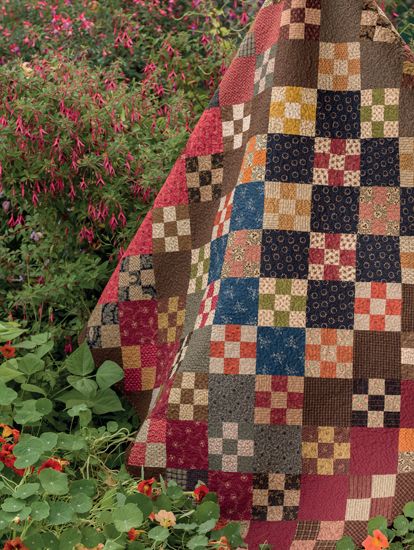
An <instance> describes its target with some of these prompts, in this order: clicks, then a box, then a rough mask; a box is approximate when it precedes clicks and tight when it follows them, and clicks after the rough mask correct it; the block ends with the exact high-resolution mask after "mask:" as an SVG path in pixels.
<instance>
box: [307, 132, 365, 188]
mask: <svg viewBox="0 0 414 550" xmlns="http://www.w3.org/2000/svg"><path fill="white" fill-rule="evenodd" d="M360 178H361V142H360V140H359V139H330V138H316V140H315V161H314V167H313V181H314V183H316V184H318V185H347V186H350V187H358V186H359V185H360Z"/></svg>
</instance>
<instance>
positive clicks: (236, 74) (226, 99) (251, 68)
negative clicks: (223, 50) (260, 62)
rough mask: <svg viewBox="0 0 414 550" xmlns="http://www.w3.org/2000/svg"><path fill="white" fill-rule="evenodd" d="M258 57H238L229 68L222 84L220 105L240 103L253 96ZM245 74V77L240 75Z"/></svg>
mask: <svg viewBox="0 0 414 550" xmlns="http://www.w3.org/2000/svg"><path fill="white" fill-rule="evenodd" d="M255 71H256V58H255V57H254V56H253V57H238V58H236V59H234V60H233V63H232V64H231V65H230V67H229V68H228V69H227V72H226V74H225V75H224V77H223V80H222V81H221V84H220V105H223V106H224V105H238V104H239V103H247V102H248V101H250V100H251V99H252V98H253V91H254V74H255ZM241 74H242V75H243V79H241V78H240V75H241Z"/></svg>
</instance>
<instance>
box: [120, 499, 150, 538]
mask: <svg viewBox="0 0 414 550" xmlns="http://www.w3.org/2000/svg"><path fill="white" fill-rule="evenodd" d="M112 519H113V522H114V525H115V527H116V528H117V530H118V531H119V532H120V533H127V532H128V531H129V530H130V529H132V528H135V529H136V528H137V527H139V526H140V525H141V524H142V522H143V521H144V516H143V514H142V512H141V510H140V509H139V508H138V506H136V505H135V504H132V503H130V504H125V505H124V506H120V507H119V508H116V509H115V510H114V511H113V512H112Z"/></svg>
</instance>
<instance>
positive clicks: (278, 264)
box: [260, 229, 309, 279]
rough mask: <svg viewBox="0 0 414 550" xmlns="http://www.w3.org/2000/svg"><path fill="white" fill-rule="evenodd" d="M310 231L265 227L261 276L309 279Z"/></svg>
mask: <svg viewBox="0 0 414 550" xmlns="http://www.w3.org/2000/svg"><path fill="white" fill-rule="evenodd" d="M308 261H309V233H307V232H305V231H276V230H269V229H265V230H264V231H263V237H262V257H261V266H260V276H261V277H270V278H274V279H276V278H282V279H286V278H287V279H307V277H308Z"/></svg>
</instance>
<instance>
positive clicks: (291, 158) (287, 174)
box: [266, 134, 315, 183]
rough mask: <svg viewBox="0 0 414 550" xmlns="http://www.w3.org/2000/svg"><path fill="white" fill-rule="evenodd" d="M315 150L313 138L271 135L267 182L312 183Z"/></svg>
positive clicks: (267, 157) (268, 144) (268, 146)
mask: <svg viewBox="0 0 414 550" xmlns="http://www.w3.org/2000/svg"><path fill="white" fill-rule="evenodd" d="M314 148H315V140H314V138H312V137H308V136H295V135H287V134H269V137H268V141H267V156H266V180H268V181H279V182H288V183H312V173H313V159H314Z"/></svg>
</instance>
